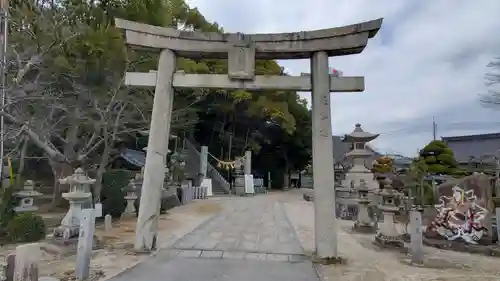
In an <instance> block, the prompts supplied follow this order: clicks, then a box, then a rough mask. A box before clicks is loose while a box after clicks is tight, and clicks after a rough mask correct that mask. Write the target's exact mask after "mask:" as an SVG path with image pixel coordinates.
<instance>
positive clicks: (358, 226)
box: [352, 221, 377, 233]
mask: <svg viewBox="0 0 500 281" xmlns="http://www.w3.org/2000/svg"><path fill="white" fill-rule="evenodd" d="M352 230H353V231H355V232H358V233H375V232H377V228H376V227H375V225H373V224H362V223H360V222H358V221H357V222H355V223H354V225H353V226H352Z"/></svg>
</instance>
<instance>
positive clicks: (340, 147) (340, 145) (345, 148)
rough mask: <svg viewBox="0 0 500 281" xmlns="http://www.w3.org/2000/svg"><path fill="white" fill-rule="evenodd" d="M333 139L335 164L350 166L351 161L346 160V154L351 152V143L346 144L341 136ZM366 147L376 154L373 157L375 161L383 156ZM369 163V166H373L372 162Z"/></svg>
mask: <svg viewBox="0 0 500 281" xmlns="http://www.w3.org/2000/svg"><path fill="white" fill-rule="evenodd" d="M332 139H333V155H334V159H335V163H342V164H350V161H349V160H348V159H346V158H345V155H346V153H348V152H349V151H351V148H350V143H348V142H344V141H343V138H342V137H340V136H332ZM366 147H367V148H368V149H370V150H372V151H373V153H374V156H373V157H372V159H373V160H375V159H376V158H378V157H380V156H382V155H381V154H379V153H377V152H376V151H374V150H373V149H371V148H370V146H368V145H367V146H366ZM368 162H370V163H367V164H371V161H368Z"/></svg>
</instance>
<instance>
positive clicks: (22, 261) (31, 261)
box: [14, 243, 42, 281]
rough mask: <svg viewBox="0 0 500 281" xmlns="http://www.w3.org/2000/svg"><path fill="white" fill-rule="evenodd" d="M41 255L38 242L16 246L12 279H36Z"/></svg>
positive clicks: (30, 280)
mask: <svg viewBox="0 0 500 281" xmlns="http://www.w3.org/2000/svg"><path fill="white" fill-rule="evenodd" d="M41 257H42V252H41V249H40V244H38V243H31V244H24V245H19V246H17V247H16V257H15V263H14V281H38V274H39V273H38V263H39V262H40V258H41Z"/></svg>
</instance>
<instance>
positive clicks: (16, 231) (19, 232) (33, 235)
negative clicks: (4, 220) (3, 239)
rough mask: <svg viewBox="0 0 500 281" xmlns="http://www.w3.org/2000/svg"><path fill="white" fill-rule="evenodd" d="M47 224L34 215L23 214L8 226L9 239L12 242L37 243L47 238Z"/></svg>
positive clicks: (13, 219)
mask: <svg viewBox="0 0 500 281" xmlns="http://www.w3.org/2000/svg"><path fill="white" fill-rule="evenodd" d="M45 232H46V228H45V222H44V221H43V219H42V217H40V216H37V215H35V214H33V213H22V214H19V215H17V216H15V217H14V218H12V220H11V221H10V222H9V223H8V224H7V237H8V238H9V240H10V241H12V242H35V241H39V240H42V239H44V238H45Z"/></svg>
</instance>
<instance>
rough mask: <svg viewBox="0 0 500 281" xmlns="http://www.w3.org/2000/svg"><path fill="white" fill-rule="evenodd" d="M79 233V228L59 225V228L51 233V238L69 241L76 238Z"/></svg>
mask: <svg viewBox="0 0 500 281" xmlns="http://www.w3.org/2000/svg"><path fill="white" fill-rule="evenodd" d="M79 233H80V227H79V226H66V225H61V226H59V227H56V228H54V231H53V233H52V235H53V238H55V239H60V240H70V239H71V238H75V237H76V238H78V235H79Z"/></svg>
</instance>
